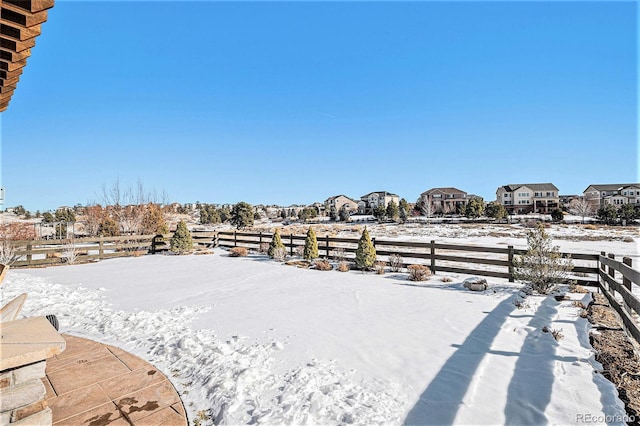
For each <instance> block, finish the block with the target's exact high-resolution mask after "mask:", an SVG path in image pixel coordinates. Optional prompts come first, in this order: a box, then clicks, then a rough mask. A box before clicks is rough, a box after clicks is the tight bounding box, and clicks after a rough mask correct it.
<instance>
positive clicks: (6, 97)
mask: <svg viewBox="0 0 640 426" xmlns="http://www.w3.org/2000/svg"><path fill="white" fill-rule="evenodd" d="M13 92H14V91H13V90H11V91H9V92H7V93H2V94H0V102H4V101H7V102H8V101H9V99H11V97H12V96H13Z"/></svg>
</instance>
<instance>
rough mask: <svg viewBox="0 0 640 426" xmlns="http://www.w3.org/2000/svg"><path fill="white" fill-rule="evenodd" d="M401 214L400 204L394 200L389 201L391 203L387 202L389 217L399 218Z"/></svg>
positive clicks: (392, 218)
mask: <svg viewBox="0 0 640 426" xmlns="http://www.w3.org/2000/svg"><path fill="white" fill-rule="evenodd" d="M399 215H400V210H399V209H398V205H397V204H396V203H395V201H393V200H391V201H389V204H387V217H388V218H389V219H391V220H398V216H399Z"/></svg>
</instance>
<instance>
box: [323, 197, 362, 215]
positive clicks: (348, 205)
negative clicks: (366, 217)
mask: <svg viewBox="0 0 640 426" xmlns="http://www.w3.org/2000/svg"><path fill="white" fill-rule="evenodd" d="M343 207H344V208H345V209H346V210H347V211H348V212H349V213H353V212H356V211H358V203H357V202H355V201H354V200H352V199H351V198H349V197H347V196H346V195H342V194H340V195H334V196H333V197H329V198H327V199H326V200H325V201H324V209H325V212H327V214H328V213H329V212H331V209H332V208H335V211H336V212H339V211H340V210H341V209H342V208H343Z"/></svg>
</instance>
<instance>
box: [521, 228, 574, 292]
mask: <svg viewBox="0 0 640 426" xmlns="http://www.w3.org/2000/svg"><path fill="white" fill-rule="evenodd" d="M527 245H528V249H527V252H526V253H525V254H523V255H522V256H519V257H517V258H516V259H514V262H513V263H514V267H515V270H514V276H515V278H516V279H517V280H519V281H523V282H524V283H526V284H530V285H531V287H532V288H533V290H535V291H537V292H538V293H540V294H547V293H548V292H549V291H550V290H551V289H552V288H553V287H554V286H555V284H557V283H561V282H563V281H564V280H565V279H566V278H567V276H568V274H569V271H571V269H573V264H572V263H571V259H570V258H563V257H562V255H561V254H560V251H559V248H558V247H557V246H552V245H551V237H550V236H549V235H547V233H546V232H545V230H544V226H542V224H539V225H538V226H537V227H536V228H535V229H533V230H531V231H529V232H528V233H527Z"/></svg>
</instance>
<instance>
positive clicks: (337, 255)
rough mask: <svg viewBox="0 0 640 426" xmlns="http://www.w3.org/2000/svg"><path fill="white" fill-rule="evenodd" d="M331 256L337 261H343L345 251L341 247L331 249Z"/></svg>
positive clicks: (345, 256)
mask: <svg viewBox="0 0 640 426" xmlns="http://www.w3.org/2000/svg"><path fill="white" fill-rule="evenodd" d="M333 258H334V259H335V260H336V261H338V262H343V261H344V260H345V259H346V258H347V255H346V251H345V249H343V248H342V247H338V248H336V249H334V250H333Z"/></svg>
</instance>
